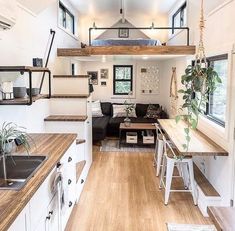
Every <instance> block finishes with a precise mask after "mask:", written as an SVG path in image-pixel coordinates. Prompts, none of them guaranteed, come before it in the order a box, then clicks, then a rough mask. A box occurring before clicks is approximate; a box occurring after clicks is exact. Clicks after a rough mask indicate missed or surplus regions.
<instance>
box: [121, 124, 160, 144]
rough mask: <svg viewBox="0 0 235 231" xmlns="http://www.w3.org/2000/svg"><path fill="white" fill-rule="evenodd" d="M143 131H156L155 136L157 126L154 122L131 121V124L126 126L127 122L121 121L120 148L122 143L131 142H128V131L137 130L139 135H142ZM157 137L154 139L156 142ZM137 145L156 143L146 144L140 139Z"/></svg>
mask: <svg viewBox="0 0 235 231" xmlns="http://www.w3.org/2000/svg"><path fill="white" fill-rule="evenodd" d="M142 131H154V136H155V134H156V127H155V125H154V124H152V123H131V124H130V126H126V125H125V123H121V124H120V127H119V148H120V147H121V144H129V143H127V142H126V133H127V132H137V133H138V137H140V136H141V133H142ZM155 140H156V139H154V142H155ZM135 145H154V144H145V143H143V140H142V139H138V141H137V144H135Z"/></svg>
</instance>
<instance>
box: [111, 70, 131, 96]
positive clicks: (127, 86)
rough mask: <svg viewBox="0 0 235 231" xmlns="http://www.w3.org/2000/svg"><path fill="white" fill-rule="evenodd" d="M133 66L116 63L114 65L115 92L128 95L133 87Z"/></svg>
mask: <svg viewBox="0 0 235 231" xmlns="http://www.w3.org/2000/svg"><path fill="white" fill-rule="evenodd" d="M132 74H133V66H132V65H114V66H113V94H114V95H128V94H129V92H130V91H132V87H133V76H132Z"/></svg>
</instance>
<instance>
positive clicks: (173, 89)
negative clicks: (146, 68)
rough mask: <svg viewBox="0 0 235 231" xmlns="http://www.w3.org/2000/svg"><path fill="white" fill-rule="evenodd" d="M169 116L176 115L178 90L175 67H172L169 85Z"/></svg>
mask: <svg viewBox="0 0 235 231" xmlns="http://www.w3.org/2000/svg"><path fill="white" fill-rule="evenodd" d="M170 100H171V115H172V116H176V115H177V110H178V109H177V108H178V88H177V76H176V67H172V76H171V85H170Z"/></svg>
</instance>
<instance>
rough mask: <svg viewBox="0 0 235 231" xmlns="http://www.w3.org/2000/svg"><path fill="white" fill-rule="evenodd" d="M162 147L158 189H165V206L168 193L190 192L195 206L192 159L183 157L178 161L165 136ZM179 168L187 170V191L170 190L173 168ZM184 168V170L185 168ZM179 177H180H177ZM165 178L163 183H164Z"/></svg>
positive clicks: (177, 155) (177, 154)
mask: <svg viewBox="0 0 235 231" xmlns="http://www.w3.org/2000/svg"><path fill="white" fill-rule="evenodd" d="M163 142H164V144H163V147H164V157H163V163H162V171H161V178H160V186H159V188H162V187H164V188H165V199H164V200H165V202H164V203H165V205H167V204H168V201H169V197H170V193H171V192H191V193H192V196H193V201H194V204H195V205H197V199H196V188H195V183H194V172H193V160H192V157H184V158H183V159H181V158H180V159H179V156H180V155H179V153H178V152H177V151H176V150H175V149H174V150H173V148H172V147H171V145H170V144H169V143H168V141H167V140H166V138H165V136H163ZM176 165H177V166H179V167H180V168H184V169H187V171H185V172H187V173H188V174H189V181H190V182H189V183H190V186H189V189H188V190H172V189H171V183H172V178H173V177H175V176H173V172H174V167H175V166H176ZM185 167H186V168H185ZM178 177H180V176H178ZM164 178H165V181H164Z"/></svg>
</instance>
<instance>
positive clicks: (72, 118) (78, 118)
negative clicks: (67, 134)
mask: <svg viewBox="0 0 235 231" xmlns="http://www.w3.org/2000/svg"><path fill="white" fill-rule="evenodd" d="M87 118H88V117H87V116H86V115H50V116H48V117H47V118H45V119H44V121H61V122H84V121H86V120H87Z"/></svg>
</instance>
